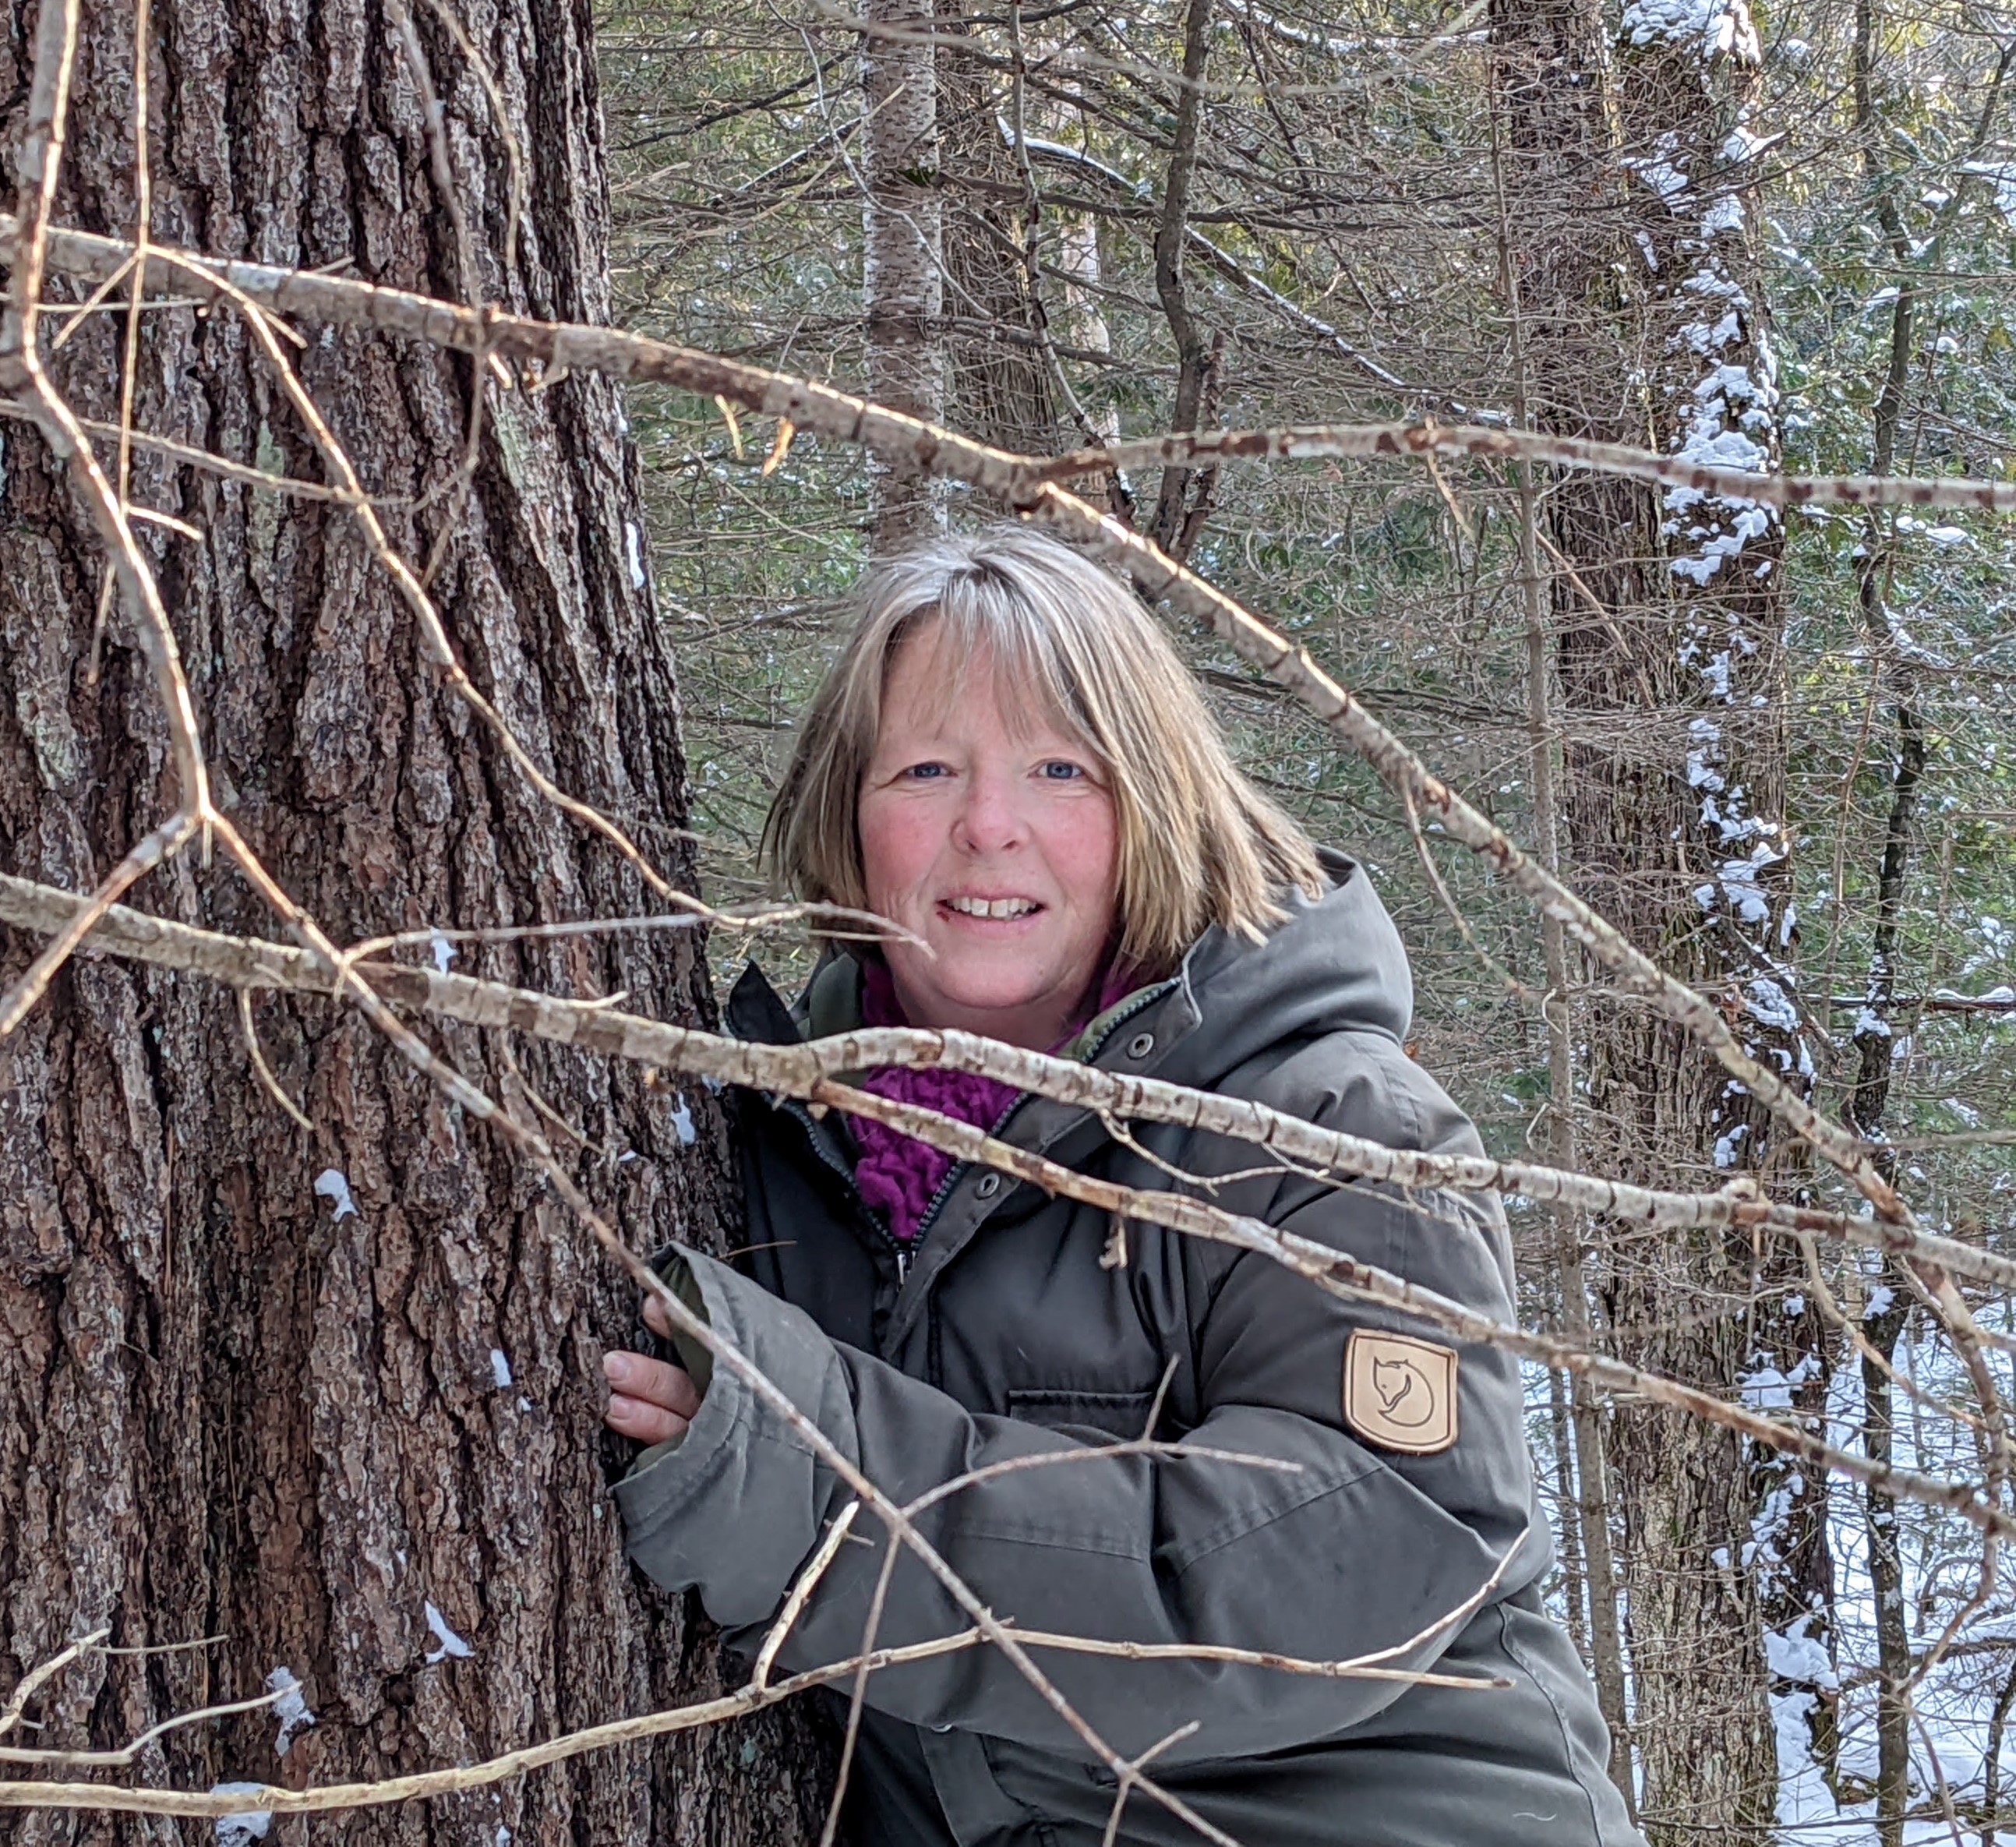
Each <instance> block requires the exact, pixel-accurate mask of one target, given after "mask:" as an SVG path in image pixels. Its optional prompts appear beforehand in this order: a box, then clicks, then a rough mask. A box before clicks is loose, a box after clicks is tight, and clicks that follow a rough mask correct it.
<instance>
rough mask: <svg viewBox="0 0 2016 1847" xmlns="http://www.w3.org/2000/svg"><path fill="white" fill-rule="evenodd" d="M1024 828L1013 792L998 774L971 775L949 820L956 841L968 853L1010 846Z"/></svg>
mask: <svg viewBox="0 0 2016 1847" xmlns="http://www.w3.org/2000/svg"><path fill="white" fill-rule="evenodd" d="M1026 831H1027V825H1026V823H1025V821H1024V817H1023V815H1022V813H1021V808H1020V807H1019V805H1017V802H1016V801H1015V799H1014V791H1013V789H1012V788H1011V787H1010V785H1009V783H1007V781H1006V779H1003V778H1001V777H999V776H987V775H981V776H974V778H973V779H971V780H970V782H969V783H967V791H966V800H965V801H963V803H962V804H961V805H960V807H959V816H958V819H956V822H955V823H953V828H952V833H953V838H954V840H955V841H956V844H958V845H959V846H960V847H961V848H963V849H964V850H965V851H967V852H969V853H975V854H983V855H984V854H988V853H999V852H1003V851H1006V849H1007V848H1010V847H1013V846H1014V845H1015V844H1017V842H1019V841H1021V838H1022V837H1023V836H1024V833H1026Z"/></svg>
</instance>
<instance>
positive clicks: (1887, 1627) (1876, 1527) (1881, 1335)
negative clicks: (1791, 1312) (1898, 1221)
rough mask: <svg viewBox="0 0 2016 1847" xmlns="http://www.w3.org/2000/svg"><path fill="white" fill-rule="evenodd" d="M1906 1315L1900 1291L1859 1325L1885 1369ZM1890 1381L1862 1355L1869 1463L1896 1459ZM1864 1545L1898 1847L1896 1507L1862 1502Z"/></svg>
mask: <svg viewBox="0 0 2016 1847" xmlns="http://www.w3.org/2000/svg"><path fill="white" fill-rule="evenodd" d="M1909 1312H1910V1304H1909V1302H1908V1300H1907V1298H1906V1297H1905V1296H1904V1294H1903V1291H1901V1290H1899V1291H1898V1292H1897V1293H1896V1294H1895V1295H1893V1296H1892V1298H1891V1300H1890V1302H1888V1305H1885V1307H1884V1308H1883V1309H1881V1312H1878V1313H1874V1314H1871V1315H1870V1316H1867V1318H1866V1319H1865V1320H1864V1321H1863V1324H1862V1331H1863V1336H1864V1337H1865V1338H1867V1341H1868V1342H1869V1345H1870V1348H1872V1349H1873V1351H1874V1352H1875V1353H1877V1355H1879V1356H1881V1358H1882V1359H1883V1360H1884V1361H1885V1363H1888V1361H1889V1360H1890V1359H1892V1356H1894V1355H1895V1352H1896V1351H1897V1342H1898V1340H1899V1337H1900V1336H1901V1335H1902V1334H1903V1331H1904V1322H1905V1320H1906V1316H1907V1315H1908V1314H1909ZM1892 1394H1893V1388H1892V1385H1891V1383H1890V1376H1889V1374H1888V1373H1886V1372H1885V1370H1883V1367H1882V1366H1879V1365H1877V1363H1876V1361H1875V1360H1874V1359H1870V1357H1869V1356H1868V1355H1867V1354H1865V1355H1863V1360H1862V1404H1863V1413H1862V1447H1863V1453H1864V1454H1865V1455H1866V1456H1868V1457H1869V1459H1870V1460H1871V1461H1872V1462H1877V1463H1888V1462H1891V1461H1892V1460H1895V1455H1896V1435H1897V1426H1896V1415H1895V1402H1894V1399H1893V1395H1892ZM1863 1528H1864V1530H1865V1532H1867V1535H1868V1538H1869V1589H1870V1596H1871V1597H1872V1598H1873V1599H1874V1602H1875V1605H1876V1671H1877V1674H1878V1675H1879V1676H1881V1678H1880V1679H1879V1680H1877V1687H1876V1838H1877V1841H1878V1842H1880V1843H1881V1847H1903V1839H1904V1815H1905V1812H1906V1809H1909V1808H1910V1804H1911V1708H1910V1700H1909V1698H1908V1697H1907V1695H1906V1688H1907V1687H1909V1686H1910V1680H1911V1636H1910V1630H1909V1629H1908V1628H1907V1627H1906V1615H1905V1609H1904V1555H1903V1550H1902V1548H1901V1547H1900V1546H1899V1544H1898V1543H1897V1503H1895V1501H1894V1500H1891V1499H1890V1498H1889V1496H1887V1495H1882V1494H1878V1493H1876V1492H1874V1491H1873V1490H1871V1491H1870V1492H1867V1493H1865V1494H1864V1495H1863Z"/></svg>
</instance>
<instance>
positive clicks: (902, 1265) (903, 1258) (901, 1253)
mask: <svg viewBox="0 0 2016 1847" xmlns="http://www.w3.org/2000/svg"><path fill="white" fill-rule="evenodd" d="M912 1255H913V1253H912V1251H911V1249H910V1247H909V1245H908V1244H898V1246H897V1247H896V1287H898V1289H900V1288H902V1287H903V1280H904V1278H905V1277H906V1276H909V1273H910V1258H911V1256H912Z"/></svg>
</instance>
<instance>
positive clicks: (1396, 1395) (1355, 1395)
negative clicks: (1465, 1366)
mask: <svg viewBox="0 0 2016 1847" xmlns="http://www.w3.org/2000/svg"><path fill="white" fill-rule="evenodd" d="M1344 1420H1345V1423H1347V1424H1349V1425H1350V1426H1351V1428H1352V1429H1353V1430H1355V1431H1357V1432H1358V1434H1359V1435H1360V1436H1362V1437H1363V1438H1365V1440H1366V1442H1370V1443H1377V1445H1378V1446H1379V1447H1380V1448H1381V1449H1396V1450H1398V1451H1399V1453H1401V1454H1402V1455H1403V1456H1436V1455H1439V1454H1440V1453H1442V1451H1443V1450H1445V1449H1448V1448H1449V1446H1450V1445H1451V1444H1452V1443H1453V1442H1455V1441H1456V1350H1455V1348H1453V1347H1441V1346H1438V1345H1436V1344H1435V1342H1434V1341H1417V1340H1413V1339H1410V1338H1409V1337H1408V1336H1407V1335H1406V1334H1376V1333H1374V1332H1373V1330H1371V1329H1370V1328H1365V1327H1360V1328H1355V1329H1353V1330H1352V1336H1351V1339H1350V1341H1349V1343H1348V1345H1346V1346H1345V1350H1344Z"/></svg>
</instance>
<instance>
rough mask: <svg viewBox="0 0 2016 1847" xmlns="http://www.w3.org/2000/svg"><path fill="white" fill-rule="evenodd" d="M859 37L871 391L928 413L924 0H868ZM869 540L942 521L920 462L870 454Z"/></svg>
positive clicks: (939, 367)
mask: <svg viewBox="0 0 2016 1847" xmlns="http://www.w3.org/2000/svg"><path fill="white" fill-rule="evenodd" d="M866 21H867V31H866V33H865V34H863V36H862V46H861V88H862V107H863V110H864V112H865V118H866V119H865V121H864V122H863V124H862V134H861V153H862V167H863V170H864V173H863V177H864V178H866V182H867V185H868V198H867V204H866V220H865V227H864V228H865V236H864V239H863V257H862V311H863V315H864V317H865V320H866V328H867V336H868V394H869V397H870V398H873V399H874V400H875V401H877V403H880V404H886V405H889V406H890V407H891V409H896V410H906V411H909V412H911V413H912V414H913V415H914V416H920V417H927V418H929V419H931V420H932V421H934V422H936V421H938V420H939V419H941V418H942V417H943V416H944V414H945V358H944V353H943V345H942V339H941V327H940V325H939V322H940V319H941V316H942V315H943V314H944V311H945V268H944V265H945V250H944V242H945V240H944V234H943V224H942V221H943V211H942V207H941V193H940V190H939V178H940V176H939V171H938V74H937V58H936V54H935V52H934V47H933V45H932V44H931V38H932V35H933V34H934V31H935V30H936V19H935V16H934V9H933V5H932V0H868V5H867V8H866ZM944 517H945V516H944V499H943V496H942V495H941V494H940V493H939V492H938V491H937V490H936V488H934V486H933V484H932V483H931V481H930V480H929V479H928V478H927V477H926V476H925V475H924V474H923V473H922V472H921V471H920V470H916V469H915V468H912V467H898V466H891V465H890V464H888V463H884V462H882V461H880V460H871V461H870V462H869V512H868V538H869V549H870V550H871V551H872V552H873V553H876V554H877V556H884V555H887V553H892V552H899V551H902V549H904V548H905V546H907V545H913V544H915V543H916V542H917V541H918V540H919V539H920V538H924V537H926V536H927V535H929V534H931V532H933V531H936V530H937V529H938V527H939V526H940V525H941V524H943V521H944Z"/></svg>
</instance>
